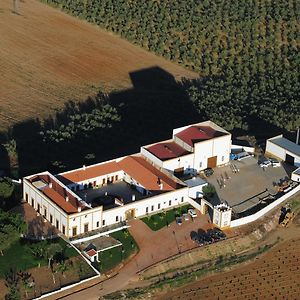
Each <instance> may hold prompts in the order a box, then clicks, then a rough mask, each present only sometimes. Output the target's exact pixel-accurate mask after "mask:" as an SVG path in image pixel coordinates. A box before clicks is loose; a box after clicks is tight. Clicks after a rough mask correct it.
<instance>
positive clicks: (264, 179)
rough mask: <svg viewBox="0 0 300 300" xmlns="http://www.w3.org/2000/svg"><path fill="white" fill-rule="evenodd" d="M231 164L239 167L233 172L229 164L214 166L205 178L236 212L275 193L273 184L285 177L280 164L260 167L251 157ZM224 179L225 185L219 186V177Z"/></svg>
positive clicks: (285, 173) (285, 174)
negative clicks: (209, 175) (211, 172)
mask: <svg viewBox="0 0 300 300" xmlns="http://www.w3.org/2000/svg"><path fill="white" fill-rule="evenodd" d="M232 164H234V165H236V167H237V168H238V169H239V172H238V173H234V172H232V170H231V167H230V166H225V167H220V168H216V169H215V172H214V175H213V176H211V177H209V178H208V179H207V180H208V182H209V183H211V184H213V185H214V186H215V187H216V191H217V193H218V196H219V198H220V199H221V200H225V201H227V202H228V204H229V205H230V206H231V207H233V209H234V210H235V211H236V212H242V211H244V210H247V209H248V208H250V207H252V206H254V205H256V204H257V203H258V202H259V201H260V200H259V198H263V197H264V196H266V195H267V194H269V193H271V194H275V193H276V188H275V187H274V184H275V183H276V182H279V180H280V179H282V178H284V177H287V176H288V174H287V172H286V170H285V169H284V168H283V167H282V166H281V167H278V168H273V167H268V168H265V169H263V168H261V167H260V166H258V164H257V160H256V159H254V158H253V157H251V158H246V159H244V160H241V161H234V162H232ZM222 176H223V178H224V179H226V177H227V178H228V177H229V179H227V180H225V187H224V186H222V187H220V186H219V183H218V180H219V182H220V181H221V178H222Z"/></svg>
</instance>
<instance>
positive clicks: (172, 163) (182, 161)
mask: <svg viewBox="0 0 300 300" xmlns="http://www.w3.org/2000/svg"><path fill="white" fill-rule="evenodd" d="M163 168H165V169H166V170H169V171H171V172H173V171H174V170H175V169H178V168H184V171H185V173H189V172H188V168H190V170H191V172H192V170H193V169H194V154H193V153H191V154H187V155H184V156H181V157H176V158H172V159H168V160H165V161H164V162H163Z"/></svg>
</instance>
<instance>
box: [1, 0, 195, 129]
mask: <svg viewBox="0 0 300 300" xmlns="http://www.w3.org/2000/svg"><path fill="white" fill-rule="evenodd" d="M11 10H12V1H10V0H2V1H0V36H1V47H0V66H1V77H0V121H1V122H0V124H1V125H0V128H2V129H3V128H5V127H7V126H9V125H12V124H14V123H16V122H19V121H23V120H25V119H27V118H33V119H35V118H37V117H39V118H43V117H47V116H49V114H52V113H54V112H55V111H56V110H57V109H59V108H62V107H63V105H64V103H65V102H66V101H68V100H85V99H86V98H87V96H89V95H92V94H94V93H95V92H96V91H98V90H99V89H101V90H103V91H110V90H118V89H126V88H129V87H131V86H132V83H131V80H130V76H129V73H130V72H133V71H136V70H141V69H144V68H149V67H153V66H159V67H161V68H162V69H164V70H166V71H168V72H170V73H171V74H173V75H174V76H175V77H176V78H177V79H180V78H181V77H187V78H193V77H196V74H195V73H192V72H189V71H187V70H185V69H183V68H182V67H179V66H177V65H175V64H172V63H171V62H168V61H166V60H165V59H163V58H160V57H157V56H155V55H153V54H151V53H148V52H147V51H145V50H142V49H141V48H139V47H136V46H133V45H132V44H130V43H129V42H127V41H125V40H123V39H121V38H119V37H117V36H114V35H113V34H110V33H107V32H105V31H104V30H102V29H100V28H97V27H96V26H92V25H90V24H88V23H86V22H84V21H81V20H79V19H76V18H73V17H71V16H68V15H66V14H64V13H62V12H60V11H58V10H55V9H53V8H51V7H49V6H47V5H44V4H42V3H40V2H39V1H36V0H26V1H19V14H14V13H12V11H11Z"/></svg>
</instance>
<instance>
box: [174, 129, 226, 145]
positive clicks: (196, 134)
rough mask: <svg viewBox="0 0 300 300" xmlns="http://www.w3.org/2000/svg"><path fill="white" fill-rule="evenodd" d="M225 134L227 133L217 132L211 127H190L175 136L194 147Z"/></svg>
mask: <svg viewBox="0 0 300 300" xmlns="http://www.w3.org/2000/svg"><path fill="white" fill-rule="evenodd" d="M225 134H226V133H224V132H221V131H217V130H215V129H213V128H212V127H210V126H190V127H188V128H186V129H184V130H182V131H180V132H178V133H177V134H175V136H176V137H178V138H179V139H181V140H182V141H184V142H185V143H187V144H188V145H190V146H191V147H193V146H194V144H195V143H197V142H200V141H205V140H209V139H212V138H215V137H218V136H222V135H225Z"/></svg>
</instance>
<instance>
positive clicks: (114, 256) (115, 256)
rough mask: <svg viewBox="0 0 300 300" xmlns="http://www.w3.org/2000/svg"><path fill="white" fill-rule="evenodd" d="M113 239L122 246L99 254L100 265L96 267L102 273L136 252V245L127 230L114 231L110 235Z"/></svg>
mask: <svg viewBox="0 0 300 300" xmlns="http://www.w3.org/2000/svg"><path fill="white" fill-rule="evenodd" d="M110 236H112V237H113V238H115V239H117V240H118V241H120V242H121V243H122V246H119V247H115V248H112V249H109V250H106V251H103V252H100V254H99V260H100V263H99V264H97V265H96V267H97V268H99V269H100V271H102V272H106V271H108V270H111V269H112V268H114V267H115V266H117V265H118V264H120V263H121V262H122V261H123V260H125V259H127V258H128V257H129V256H130V255H131V254H133V253H134V252H136V251H138V245H137V244H136V242H135V240H134V239H133V237H132V236H131V235H130V233H129V231H128V230H127V229H124V230H120V231H116V232H113V233H111V234H110Z"/></svg>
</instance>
